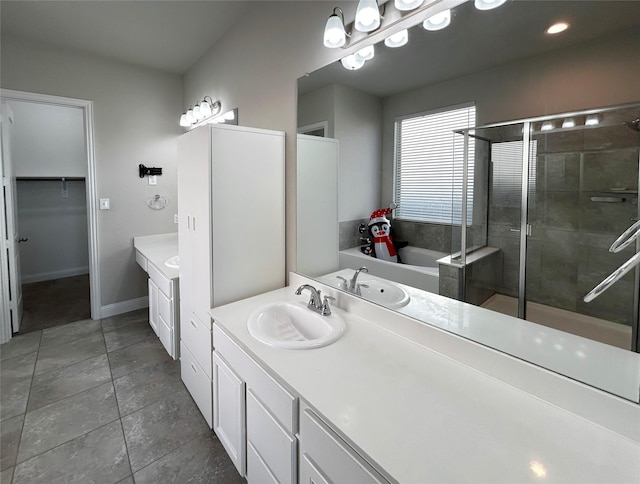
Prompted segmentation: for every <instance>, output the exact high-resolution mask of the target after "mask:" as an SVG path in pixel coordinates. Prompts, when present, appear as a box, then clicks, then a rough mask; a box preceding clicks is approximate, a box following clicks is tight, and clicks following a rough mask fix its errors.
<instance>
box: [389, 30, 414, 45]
mask: <svg viewBox="0 0 640 484" xmlns="http://www.w3.org/2000/svg"><path fill="white" fill-rule="evenodd" d="M407 42H409V31H408V30H407V29H404V30H401V31H400V32H396V33H395V34H393V35H390V36H389V37H387V38H386V39H384V45H386V46H387V47H392V48H396V47H402V46H403V45H406V43H407Z"/></svg>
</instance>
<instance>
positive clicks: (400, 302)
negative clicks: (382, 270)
mask: <svg viewBox="0 0 640 484" xmlns="http://www.w3.org/2000/svg"><path fill="white" fill-rule="evenodd" d="M358 283H359V284H362V285H367V286H369V287H363V286H360V295H361V296H362V297H363V298H365V299H367V300H368V301H371V302H373V303H376V304H380V305H381V306H385V307H387V308H389V309H398V308H401V307H403V306H406V305H407V304H409V300H410V299H411V298H410V296H409V294H408V293H407V291H405V290H404V289H402V288H401V287H400V286H397V285H396V284H394V283H393V282H389V281H386V280H384V279H371V278H364V277H363V278H361V279H358Z"/></svg>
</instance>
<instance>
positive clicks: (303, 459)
mask: <svg viewBox="0 0 640 484" xmlns="http://www.w3.org/2000/svg"><path fill="white" fill-rule="evenodd" d="M300 454H301V455H300V480H299V483H300V484H331V482H329V480H328V479H327V478H326V477H324V476H323V475H322V473H321V472H320V471H319V470H318V468H316V466H314V465H313V462H311V460H310V457H309V456H308V455H307V454H304V453H302V452H301V453H300Z"/></svg>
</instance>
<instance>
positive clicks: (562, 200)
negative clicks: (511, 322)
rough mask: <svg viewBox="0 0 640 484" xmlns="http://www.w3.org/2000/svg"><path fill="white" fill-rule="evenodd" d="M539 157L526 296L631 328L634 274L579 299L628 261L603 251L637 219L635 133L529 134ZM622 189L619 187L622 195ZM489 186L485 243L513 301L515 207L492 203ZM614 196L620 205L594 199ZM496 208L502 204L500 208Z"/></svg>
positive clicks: (638, 141)
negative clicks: (496, 252) (498, 257)
mask: <svg viewBox="0 0 640 484" xmlns="http://www.w3.org/2000/svg"><path fill="white" fill-rule="evenodd" d="M534 139H536V140H537V158H536V162H535V173H533V169H532V168H530V176H532V177H533V179H534V180H535V183H534V184H533V183H532V184H531V185H530V188H531V191H530V195H529V223H530V224H531V225H532V234H531V236H530V237H529V238H528V249H527V267H526V274H527V278H526V281H527V284H526V292H527V299H528V300H530V301H534V302H538V303H541V304H546V305H550V306H555V307H560V308H563V309H567V310H569V311H576V312H579V313H583V314H587V315H591V316H595V317H598V318H602V319H607V320H610V321H615V322H619V323H623V324H631V319H632V316H633V309H632V308H633V295H634V275H633V272H632V273H630V274H627V275H626V276H625V277H624V278H623V279H622V280H620V281H619V282H617V283H616V284H614V285H613V286H612V287H611V288H610V289H609V290H608V291H607V292H605V293H603V294H602V295H601V296H600V297H599V298H597V299H596V300H594V301H593V302H591V303H588V304H587V303H585V302H584V301H583V300H582V298H583V296H584V295H585V294H586V293H587V292H589V291H590V290H591V289H592V288H593V287H594V286H595V285H596V284H598V283H599V282H600V281H601V280H602V279H604V278H605V277H606V276H608V275H609V274H610V273H611V272H613V271H614V270H615V269H616V268H617V267H619V265H620V264H622V263H623V262H624V261H626V260H627V259H628V258H629V257H631V256H632V255H633V254H634V252H635V250H634V248H633V247H631V248H627V249H626V250H625V251H623V252H621V253H619V254H613V253H610V252H609V251H608V248H609V246H610V245H611V243H612V242H613V241H614V240H615V239H616V238H617V237H618V235H619V234H620V233H622V232H623V231H624V230H625V229H627V228H628V227H629V226H630V225H631V224H632V223H633V222H632V219H633V218H635V217H637V211H638V206H637V203H638V202H637V200H638V194H637V190H638V159H639V149H638V147H639V146H640V135H639V134H638V133H637V132H635V131H633V130H631V129H628V128H627V127H625V126H614V127H606V128H597V129H584V130H575V131H564V132H559V133H550V134H547V135H543V136H535V137H534ZM622 189H625V190H624V192H623V191H622ZM495 195H496V194H495V193H494V190H493V188H490V198H489V200H490V203H489V231H488V245H489V246H492V247H498V248H500V249H502V252H503V263H504V272H503V278H502V284H501V285H500V287H499V288H498V292H500V293H503V294H507V295H510V296H517V291H518V289H517V288H518V273H519V234H518V233H516V232H511V231H510V229H513V228H519V227H520V208H519V206H504V204H499V203H497V200H499V197H496V196H495ZM592 197H612V198H613V199H615V200H620V202H618V203H605V202H597V201H592ZM501 205H502V206H501Z"/></svg>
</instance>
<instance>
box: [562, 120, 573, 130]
mask: <svg viewBox="0 0 640 484" xmlns="http://www.w3.org/2000/svg"><path fill="white" fill-rule="evenodd" d="M575 126H576V120H575V119H573V118H567V119H565V120H564V121H562V127H563V128H565V129H566V128H575Z"/></svg>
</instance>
